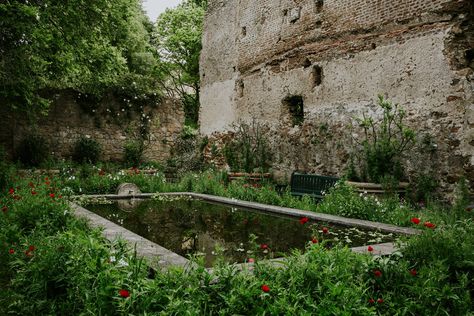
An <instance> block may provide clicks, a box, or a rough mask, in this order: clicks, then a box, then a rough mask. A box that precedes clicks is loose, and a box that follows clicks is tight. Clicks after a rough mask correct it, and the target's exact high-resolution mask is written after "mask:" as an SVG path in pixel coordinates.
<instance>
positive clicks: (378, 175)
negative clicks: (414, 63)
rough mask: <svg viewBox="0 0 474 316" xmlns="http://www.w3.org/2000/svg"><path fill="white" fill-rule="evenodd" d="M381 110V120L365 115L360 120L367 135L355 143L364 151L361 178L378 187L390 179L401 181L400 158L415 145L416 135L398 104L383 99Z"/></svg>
mask: <svg viewBox="0 0 474 316" xmlns="http://www.w3.org/2000/svg"><path fill="white" fill-rule="evenodd" d="M378 106H379V107H380V108H381V109H382V112H383V113H382V114H383V115H382V119H381V120H375V119H374V118H372V117H366V116H365V115H364V116H363V118H361V119H357V121H358V123H359V126H360V127H362V129H363V131H364V138H363V140H362V142H358V140H356V139H355V140H354V141H355V142H356V143H358V145H359V146H360V147H361V148H362V157H359V160H360V161H361V166H360V169H361V170H360V171H361V178H363V180H370V181H372V182H376V183H380V182H381V180H382V178H387V177H392V178H393V179H394V180H396V181H399V180H401V179H402V178H403V166H402V161H401V158H402V156H403V154H404V152H406V150H407V149H408V148H410V146H412V145H413V144H414V141H415V133H414V131H413V130H412V129H410V128H409V127H407V126H406V125H405V123H404V122H403V120H404V118H405V116H406V113H405V111H404V110H403V109H401V108H400V107H399V105H398V104H393V103H392V102H391V101H389V100H386V99H385V98H384V97H383V96H381V95H380V96H379V99H378ZM356 150H357V149H356Z"/></svg>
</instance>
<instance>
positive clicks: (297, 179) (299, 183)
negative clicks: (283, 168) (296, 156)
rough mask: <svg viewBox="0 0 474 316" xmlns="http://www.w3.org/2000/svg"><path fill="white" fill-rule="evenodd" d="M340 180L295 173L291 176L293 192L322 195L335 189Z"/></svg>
mask: <svg viewBox="0 0 474 316" xmlns="http://www.w3.org/2000/svg"><path fill="white" fill-rule="evenodd" d="M338 180H339V178H336V177H328V176H320V175H316V174H304V173H297V172H293V173H292V174H291V181H290V184H291V192H295V193H302V194H309V195H322V193H323V191H325V192H327V191H328V190H329V189H330V188H331V187H333V186H334V185H335V184H336V182H337V181H338Z"/></svg>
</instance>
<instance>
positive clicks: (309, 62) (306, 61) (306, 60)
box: [303, 58, 311, 68]
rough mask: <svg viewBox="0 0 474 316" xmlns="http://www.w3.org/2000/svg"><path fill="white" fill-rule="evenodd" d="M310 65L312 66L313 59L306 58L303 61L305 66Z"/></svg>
mask: <svg viewBox="0 0 474 316" xmlns="http://www.w3.org/2000/svg"><path fill="white" fill-rule="evenodd" d="M309 66H311V60H309V58H305V60H304V61H303V67H304V68H308V67H309Z"/></svg>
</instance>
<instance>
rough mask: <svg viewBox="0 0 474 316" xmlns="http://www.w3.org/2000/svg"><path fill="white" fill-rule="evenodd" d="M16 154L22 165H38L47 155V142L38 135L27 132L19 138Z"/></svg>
mask: <svg viewBox="0 0 474 316" xmlns="http://www.w3.org/2000/svg"><path fill="white" fill-rule="evenodd" d="M17 156H18V159H19V160H20V162H21V163H22V164H23V165H25V166H29V167H38V166H39V165H40V164H41V163H43V162H44V161H46V160H47V159H48V157H49V148H48V143H47V142H46V139H45V138H44V137H42V136H40V135H36V134H28V135H26V136H25V137H24V138H23V139H22V140H21V142H20V144H19V146H18V149H17Z"/></svg>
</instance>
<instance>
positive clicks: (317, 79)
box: [312, 65, 323, 87]
mask: <svg viewBox="0 0 474 316" xmlns="http://www.w3.org/2000/svg"><path fill="white" fill-rule="evenodd" d="M312 77H313V87H316V86H319V85H321V83H323V68H321V66H319V65H316V66H313V73H312Z"/></svg>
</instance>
